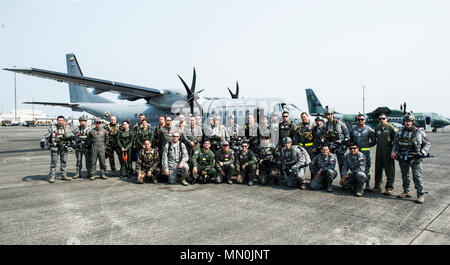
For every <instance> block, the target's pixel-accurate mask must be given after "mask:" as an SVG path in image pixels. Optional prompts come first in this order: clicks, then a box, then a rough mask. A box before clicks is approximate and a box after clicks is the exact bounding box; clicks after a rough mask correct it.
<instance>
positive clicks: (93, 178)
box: [90, 175, 98, 180]
mask: <svg viewBox="0 0 450 265" xmlns="http://www.w3.org/2000/svg"><path fill="white" fill-rule="evenodd" d="M97 177H98V176H97V175H94V176H91V178H90V180H95V179H96V178H97Z"/></svg>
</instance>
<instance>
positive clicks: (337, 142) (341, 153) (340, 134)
mask: <svg viewBox="0 0 450 265" xmlns="http://www.w3.org/2000/svg"><path fill="white" fill-rule="evenodd" d="M325 116H326V117H327V122H326V123H325V125H324V134H323V137H324V139H325V141H327V142H328V143H330V151H331V153H333V154H336V157H337V160H338V164H339V170H341V169H342V165H343V163H344V160H345V152H346V151H347V146H346V144H345V143H346V142H347V141H348V140H349V138H350V134H349V132H348V129H347V126H346V125H345V123H343V122H342V121H340V120H337V119H335V118H334V110H333V109H332V108H328V106H327V107H326V109H325ZM341 177H342V176H341Z"/></svg>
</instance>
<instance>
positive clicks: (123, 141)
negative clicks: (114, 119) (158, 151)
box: [117, 120, 134, 178]
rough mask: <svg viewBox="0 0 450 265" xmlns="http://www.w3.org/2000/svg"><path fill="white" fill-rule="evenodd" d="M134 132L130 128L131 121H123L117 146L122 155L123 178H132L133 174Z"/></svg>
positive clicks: (121, 173)
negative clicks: (132, 150) (132, 148)
mask: <svg viewBox="0 0 450 265" xmlns="http://www.w3.org/2000/svg"><path fill="white" fill-rule="evenodd" d="M133 138H134V135H133V132H132V131H131V130H130V123H129V121H127V120H125V121H123V122H122V130H121V131H120V132H119V135H118V136H117V146H118V147H119V149H120V151H121V153H122V155H121V157H120V176H121V178H125V177H128V178H131V177H132V176H133V167H132V164H131V147H132V146H133Z"/></svg>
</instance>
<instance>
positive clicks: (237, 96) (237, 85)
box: [227, 81, 239, 99]
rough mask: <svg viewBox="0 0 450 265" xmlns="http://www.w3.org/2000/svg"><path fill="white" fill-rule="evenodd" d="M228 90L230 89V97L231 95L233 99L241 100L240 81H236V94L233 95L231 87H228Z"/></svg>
mask: <svg viewBox="0 0 450 265" xmlns="http://www.w3.org/2000/svg"><path fill="white" fill-rule="evenodd" d="M227 89H228V92H230V95H231V98H232V99H237V98H239V83H238V81H236V93H234V94H233V92H231V90H230V88H229V87H227Z"/></svg>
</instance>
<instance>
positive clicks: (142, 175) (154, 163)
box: [137, 139, 161, 184]
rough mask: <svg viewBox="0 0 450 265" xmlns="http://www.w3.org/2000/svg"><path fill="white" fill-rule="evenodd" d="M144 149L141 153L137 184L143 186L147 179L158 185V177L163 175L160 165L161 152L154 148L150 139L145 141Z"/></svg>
mask: <svg viewBox="0 0 450 265" xmlns="http://www.w3.org/2000/svg"><path fill="white" fill-rule="evenodd" d="M143 147H144V148H143V149H142V150H141V151H140V152H139V161H138V176H137V183H138V184H143V183H144V181H145V179H147V178H151V179H152V181H153V183H155V184H156V183H158V175H159V174H160V173H161V169H160V168H159V167H158V165H159V152H158V150H157V149H154V148H152V142H151V140H150V139H146V140H144V145H143Z"/></svg>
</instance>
